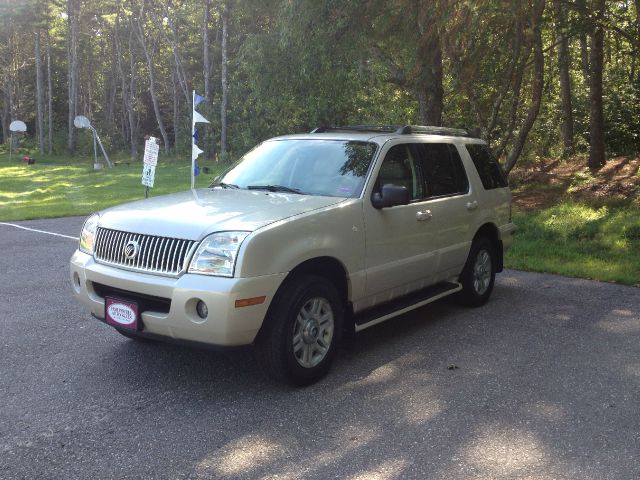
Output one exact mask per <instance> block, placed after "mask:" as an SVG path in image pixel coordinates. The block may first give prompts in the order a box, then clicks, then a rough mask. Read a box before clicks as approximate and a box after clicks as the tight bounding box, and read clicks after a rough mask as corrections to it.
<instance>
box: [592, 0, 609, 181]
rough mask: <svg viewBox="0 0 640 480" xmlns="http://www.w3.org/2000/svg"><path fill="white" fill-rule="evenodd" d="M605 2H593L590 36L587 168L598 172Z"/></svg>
mask: <svg viewBox="0 0 640 480" xmlns="http://www.w3.org/2000/svg"><path fill="white" fill-rule="evenodd" d="M605 9H606V4H605V0H594V10H595V19H594V22H595V23H594V25H593V33H592V36H591V52H590V53H591V54H590V56H589V63H590V66H591V69H590V72H589V78H590V79H591V81H590V85H589V87H590V88H589V101H590V107H591V112H590V126H591V128H590V134H591V135H590V139H589V168H591V169H592V170H598V169H599V168H601V167H602V166H603V165H604V163H605V152H604V113H603V108H602V69H603V66H604V27H603V21H604V17H605Z"/></svg>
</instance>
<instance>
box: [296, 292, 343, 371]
mask: <svg viewBox="0 0 640 480" xmlns="http://www.w3.org/2000/svg"><path fill="white" fill-rule="evenodd" d="M333 330H334V317H333V309H332V308H331V304H330V303H329V301H328V300H327V299H326V298H322V297H314V298H311V299H309V300H307V302H306V303H305V304H304V305H303V306H302V308H301V309H300V311H299V312H298V315H297V317H296V321H295V322H294V325H293V356H294V357H295V359H296V361H297V362H298V364H299V365H300V366H302V367H304V368H313V367H315V366H317V365H318V364H320V362H322V360H324V358H325V357H326V356H327V353H328V352H329V348H330V347H331V341H332V340H333Z"/></svg>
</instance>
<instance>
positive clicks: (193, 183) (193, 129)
mask: <svg viewBox="0 0 640 480" xmlns="http://www.w3.org/2000/svg"><path fill="white" fill-rule="evenodd" d="M195 112H196V91H195V90H193V92H192V93H191V189H192V190H193V189H194V188H195V186H196V177H195V172H194V170H195V168H196V164H195V158H193V144H194V142H195V139H194V138H193V136H194V135H195V134H196V119H195V115H196V114H195Z"/></svg>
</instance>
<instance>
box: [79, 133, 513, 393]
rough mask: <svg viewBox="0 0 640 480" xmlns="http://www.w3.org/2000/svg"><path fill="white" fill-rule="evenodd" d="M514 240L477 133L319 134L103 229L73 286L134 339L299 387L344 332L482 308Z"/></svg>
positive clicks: (116, 212)
mask: <svg viewBox="0 0 640 480" xmlns="http://www.w3.org/2000/svg"><path fill="white" fill-rule="evenodd" d="M514 231H515V226H514V225H513V224H512V223H511V193H510V191H509V188H508V186H507V182H506V180H505V178H504V176H503V174H502V171H501V169H500V167H499V165H498V164H497V163H496V161H495V160H493V158H492V157H491V154H490V153H489V149H488V148H487V146H486V144H485V143H484V142H482V141H481V140H478V139H476V138H471V137H470V136H468V135H467V133H466V132H464V131H461V130H453V129H447V128H440V127H416V126H404V127H400V126H399V127H395V126H394V127H388V126H355V127H337V128H320V129H316V130H314V131H313V132H311V133H310V134H303V135H289V136H284V137H278V138H274V139H271V140H268V141H266V142H264V143H262V144H260V145H258V146H257V147H256V148H255V149H253V150H252V151H251V152H249V153H248V154H246V155H245V156H244V157H243V158H242V159H241V160H240V161H239V162H238V163H236V164H235V165H233V166H232V167H231V168H229V169H228V170H227V171H226V172H225V173H224V174H222V175H220V176H219V177H218V178H216V180H215V181H214V183H212V184H211V186H210V188H208V189H202V190H192V191H187V192H183V193H177V194H173V195H166V196H161V197H156V198H151V199H148V200H142V201H139V202H134V203H129V204H126V205H121V206H118V207H114V208H109V209H107V210H104V211H101V212H98V213H96V214H94V215H92V216H91V217H89V218H88V219H87V220H86V222H85V224H84V226H83V228H82V232H81V235H80V244H79V248H78V250H77V251H76V252H75V254H74V255H73V257H72V258H71V282H72V285H73V289H74V291H75V294H76V296H77V298H78V299H79V300H80V301H81V302H82V303H83V304H84V305H85V306H86V307H87V308H88V309H89V311H90V312H91V314H92V315H93V316H94V317H96V318H98V319H100V320H103V321H104V322H105V323H107V324H109V325H111V326H113V327H115V329H116V330H117V331H118V332H120V333H121V334H123V335H125V336H127V337H131V338H134V339H158V340H179V341H186V342H196V343H201V344H209V345H219V346H234V345H247V344H254V345H255V347H256V351H257V354H258V357H259V360H260V364H261V365H263V366H264V368H265V369H266V371H267V372H268V373H269V374H270V375H271V376H272V377H274V378H276V379H279V380H282V381H286V382H290V383H294V384H298V385H304V384H309V383H312V382H314V381H316V380H318V379H319V378H321V377H322V376H323V375H324V374H325V373H326V372H327V371H328V369H329V366H330V364H331V361H332V358H333V356H334V353H335V350H336V345H337V343H338V341H339V339H340V337H341V335H342V334H343V333H344V332H347V333H350V332H354V331H359V330H362V329H365V328H367V327H370V326H372V325H375V324H377V323H380V322H382V321H384V320H387V319H389V318H392V317H394V316H396V315H399V314H402V313H404V312H407V311H409V310H411V309H414V308H418V307H420V306H422V305H425V304H427V303H429V302H432V301H434V300H436V299H438V298H442V297H444V296H447V295H451V294H457V296H458V298H459V299H460V300H461V301H462V302H463V303H465V304H468V305H482V304H483V303H484V302H486V301H487V299H488V298H489V295H490V294H491V291H492V289H493V283H494V279H495V274H496V272H499V271H501V270H502V263H503V262H502V258H503V251H504V249H505V248H507V247H508V246H509V244H510V243H511V239H512V235H513V233H514Z"/></svg>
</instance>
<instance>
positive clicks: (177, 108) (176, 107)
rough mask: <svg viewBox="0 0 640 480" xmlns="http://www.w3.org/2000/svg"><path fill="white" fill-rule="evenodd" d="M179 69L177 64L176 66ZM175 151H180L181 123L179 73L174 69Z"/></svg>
mask: <svg viewBox="0 0 640 480" xmlns="http://www.w3.org/2000/svg"><path fill="white" fill-rule="evenodd" d="M176 69H177V66H176ZM172 76H173V82H172V83H173V151H174V152H177V151H178V125H180V105H179V101H178V87H177V83H178V78H177V77H178V73H177V72H176V71H175V70H174V71H173V75H172Z"/></svg>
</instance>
